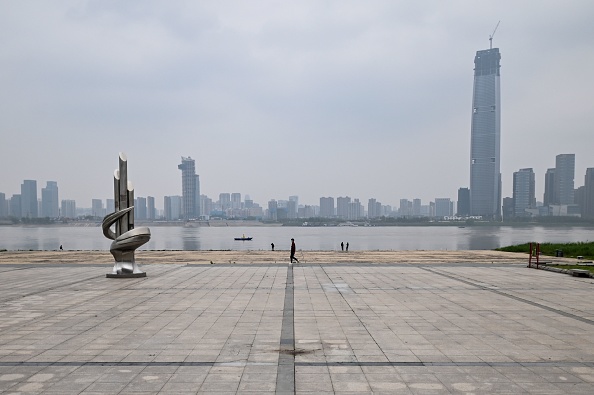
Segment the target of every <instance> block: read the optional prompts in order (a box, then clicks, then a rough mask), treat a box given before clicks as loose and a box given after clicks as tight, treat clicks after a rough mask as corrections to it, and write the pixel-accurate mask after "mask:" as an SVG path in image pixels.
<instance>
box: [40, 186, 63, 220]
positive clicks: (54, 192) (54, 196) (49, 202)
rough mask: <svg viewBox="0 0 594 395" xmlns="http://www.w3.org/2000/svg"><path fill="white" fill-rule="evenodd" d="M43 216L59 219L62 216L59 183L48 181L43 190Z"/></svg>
mask: <svg viewBox="0 0 594 395" xmlns="http://www.w3.org/2000/svg"><path fill="white" fill-rule="evenodd" d="M41 216H42V217H44V218H45V217H48V218H58V217H59V216H60V202H59V201H58V183H57V182H56V181H48V182H47V184H46V187H45V188H41Z"/></svg>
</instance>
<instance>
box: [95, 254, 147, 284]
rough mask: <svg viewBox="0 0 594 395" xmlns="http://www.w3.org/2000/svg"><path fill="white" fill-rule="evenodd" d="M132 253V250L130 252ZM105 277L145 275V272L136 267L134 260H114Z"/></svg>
mask: <svg viewBox="0 0 594 395" xmlns="http://www.w3.org/2000/svg"><path fill="white" fill-rule="evenodd" d="M132 253H134V252H132ZM105 277H107V278H134V277H146V272H143V271H142V270H140V268H139V267H138V264H137V263H136V262H121V261H120V262H116V263H115V265H113V270H112V272H111V273H107V274H106V275H105Z"/></svg>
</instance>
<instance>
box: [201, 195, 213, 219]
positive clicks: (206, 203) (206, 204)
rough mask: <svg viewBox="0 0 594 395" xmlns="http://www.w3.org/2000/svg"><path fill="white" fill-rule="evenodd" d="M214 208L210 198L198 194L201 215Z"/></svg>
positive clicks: (205, 214)
mask: <svg viewBox="0 0 594 395" xmlns="http://www.w3.org/2000/svg"><path fill="white" fill-rule="evenodd" d="M212 210H214V205H213V203H212V199H211V198H209V197H208V196H206V195H200V212H201V213H202V215H204V216H207V215H210V213H211V212H212Z"/></svg>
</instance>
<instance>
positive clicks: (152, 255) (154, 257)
mask: <svg viewBox="0 0 594 395" xmlns="http://www.w3.org/2000/svg"><path fill="white" fill-rule="evenodd" d="M296 256H297V259H299V261H300V262H301V263H371V264H389V263H406V264H440V263H449V264H451V263H465V264H525V263H527V262H528V254H527V253H519V252H503V251H490V250H471V251H349V252H341V251H298V252H297V254H296ZM553 259H554V261H555V262H559V263H563V262H574V261H575V259H570V258H553ZM136 261H137V262H138V263H139V264H156V263H158V264H163V263H164V264H171V263H174V264H193V265H194V264H211V263H212V264H221V263H227V264H229V263H232V264H258V263H265V264H266V263H288V262H289V252H288V251H261V250H258V251H250V250H248V251H204V250H203V251H137V252H136ZM22 263H32V264H106V265H111V264H113V257H112V256H111V254H110V253H109V252H108V251H63V252H60V251H4V252H0V265H2V264H22Z"/></svg>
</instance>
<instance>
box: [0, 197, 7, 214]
mask: <svg viewBox="0 0 594 395" xmlns="http://www.w3.org/2000/svg"><path fill="white" fill-rule="evenodd" d="M5 217H8V202H7V201H6V195H5V194H4V193H2V192H0V218H5Z"/></svg>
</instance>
